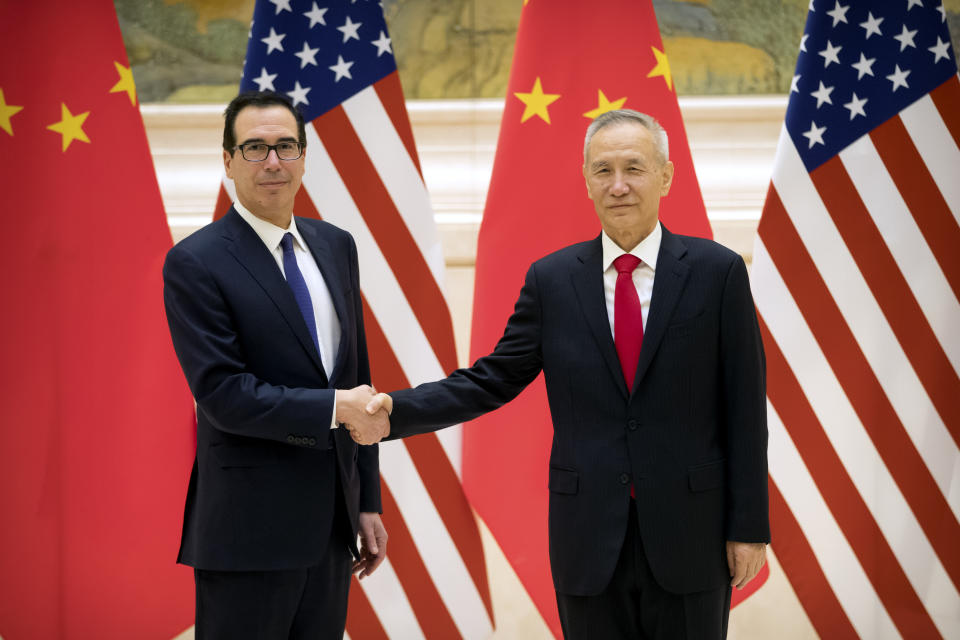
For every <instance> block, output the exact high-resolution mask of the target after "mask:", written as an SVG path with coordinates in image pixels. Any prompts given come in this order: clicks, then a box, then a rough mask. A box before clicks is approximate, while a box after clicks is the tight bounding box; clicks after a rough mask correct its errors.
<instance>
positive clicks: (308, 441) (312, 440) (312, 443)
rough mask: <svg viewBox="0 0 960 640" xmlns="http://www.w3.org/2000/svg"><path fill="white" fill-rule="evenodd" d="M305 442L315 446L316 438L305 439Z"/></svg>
mask: <svg viewBox="0 0 960 640" xmlns="http://www.w3.org/2000/svg"><path fill="white" fill-rule="evenodd" d="M307 444H309V445H310V446H311V447H315V446H317V439H316V438H310V439H309V440H307Z"/></svg>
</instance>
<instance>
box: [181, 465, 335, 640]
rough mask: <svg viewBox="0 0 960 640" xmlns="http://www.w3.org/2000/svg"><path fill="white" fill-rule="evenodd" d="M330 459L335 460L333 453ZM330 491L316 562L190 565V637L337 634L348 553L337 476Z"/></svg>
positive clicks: (321, 638)
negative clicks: (256, 567) (284, 566)
mask: <svg viewBox="0 0 960 640" xmlns="http://www.w3.org/2000/svg"><path fill="white" fill-rule="evenodd" d="M331 460H332V461H333V462H332V463H333V464H335V460H333V453H331ZM335 491H336V492H337V499H336V507H335V512H334V517H333V526H332V531H331V532H330V540H329V542H328V543H327V549H326V552H325V553H324V555H323V557H322V558H321V559H320V562H318V563H317V564H315V565H313V566H310V567H304V568H302V569H293V570H289V571H208V570H205V569H194V579H195V582H196V588H197V605H196V606H197V611H196V640H329V639H337V640H339V639H341V638H343V629H344V626H345V625H346V621H347V595H348V593H349V590H350V578H351V576H352V571H351V568H352V567H353V556H352V555H351V553H350V542H351V541H350V538H351V536H352V530H351V527H350V519H349V516H347V510H346V505H344V502H343V491H342V489H341V485H340V482H339V476H338V480H337V483H336V489H335ZM318 542H319V541H318Z"/></svg>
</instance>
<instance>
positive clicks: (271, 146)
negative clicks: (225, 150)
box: [233, 140, 307, 162]
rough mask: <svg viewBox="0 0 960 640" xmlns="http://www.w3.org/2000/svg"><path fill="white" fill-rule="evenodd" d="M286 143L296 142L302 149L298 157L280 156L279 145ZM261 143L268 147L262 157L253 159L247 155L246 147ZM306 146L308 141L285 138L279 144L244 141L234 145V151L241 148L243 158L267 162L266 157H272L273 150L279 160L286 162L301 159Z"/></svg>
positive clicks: (248, 160) (249, 160) (250, 160)
mask: <svg viewBox="0 0 960 640" xmlns="http://www.w3.org/2000/svg"><path fill="white" fill-rule="evenodd" d="M286 144H295V145H297V149H298V150H299V151H300V153H298V154H297V157H296V158H283V157H281V156H280V149H279V147H280V146H281V145H286ZM260 145H262V146H264V147H266V148H267V153H266V154H265V155H264V156H263V157H262V158H260V159H259V160H252V159H250V158H248V157H247V154H246V149H245V148H246V147H252V146H260ZM306 146H307V145H306V143H304V142H299V141H292V142H291V141H290V140H284V141H283V142H278V143H277V144H267V143H265V142H244V143H242V144H238V145H236V146H235V147H233V151H236V150H237V149H239V150H240V155H241V156H242V157H243V159H244V160H246V161H247V162H265V161H266V159H267V158H269V157H270V152H271V151H273V152H274V153H276V154H277V159H278V160H284V161H286V162H293V161H294V160H299V159H300V158H302V157H303V150H304V149H305V148H306Z"/></svg>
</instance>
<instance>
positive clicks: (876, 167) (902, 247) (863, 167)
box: [840, 136, 960, 373]
mask: <svg viewBox="0 0 960 640" xmlns="http://www.w3.org/2000/svg"><path fill="white" fill-rule="evenodd" d="M840 160H841V161H842V162H843V166H844V168H845V169H846V170H847V173H848V174H849V175H850V179H851V180H852V181H853V184H854V186H855V187H856V189H857V193H859V194H860V199H861V200H863V203H864V205H866V207H867V209H868V210H869V212H870V217H871V218H873V222H874V224H876V225H877V228H878V229H879V230H880V233H881V234H882V235H883V240H884V242H885V243H886V245H887V247H888V248H889V249H890V253H891V254H892V255H893V258H894V260H895V261H896V262H897V266H899V267H900V272H901V273H902V274H903V277H904V278H905V279H906V280H907V284H909V285H910V289H911V291H913V296H914V298H916V300H917V303H918V304H919V305H920V307H921V309H922V310H923V313H924V316H925V317H926V318H927V322H929V323H930V328H931V329H933V332H934V334H935V335H936V336H937V341H938V342H940V345H941V347H942V348H943V350H944V353H946V354H947V357H948V358H949V359H950V363H951V364H952V365H953V368H954V370H955V371H957V372H958V373H960V340H956V339H954V336H955V335H956V331H957V327H960V302H958V301H957V298H956V296H954V294H953V289H952V288H951V287H950V283H949V282H947V278H946V276H945V275H944V273H943V269H941V267H940V263H939V262H937V259H936V258H935V257H934V255H933V252H931V251H930V247H929V246H928V245H927V242H926V240H924V238H923V234H922V233H921V232H920V228H919V227H918V226H917V223H916V220H914V218H913V216H912V215H911V214H910V209H909V207H907V203H906V202H905V201H904V199H903V196H901V195H900V190H899V189H897V185H896V184H894V182H893V178H891V177H890V174H889V173H888V172H887V168H886V166H885V165H884V164H883V160H882V159H881V158H880V154H879V153H878V152H877V149H876V147H875V146H874V145H873V141H872V140H871V139H870V136H863V137H861V138H860V139H859V140H857V141H856V142H854V143H853V144H851V145H850V146H849V147H847V148H846V149H844V150H843V151H841V152H840Z"/></svg>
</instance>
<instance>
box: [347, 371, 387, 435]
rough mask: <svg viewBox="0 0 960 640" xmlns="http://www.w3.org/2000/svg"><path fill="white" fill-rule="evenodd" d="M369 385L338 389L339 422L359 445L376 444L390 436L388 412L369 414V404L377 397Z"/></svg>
mask: <svg viewBox="0 0 960 640" xmlns="http://www.w3.org/2000/svg"><path fill="white" fill-rule="evenodd" d="M375 393H376V392H375V390H374V389H373V388H372V387H370V386H368V385H361V386H359V387H355V388H353V389H349V390H345V389H337V399H336V402H337V418H336V419H337V422H339V423H341V424H343V425H344V427H345V428H346V429H347V431H349V432H350V436H351V437H352V438H353V440H354V442H356V443H357V444H376V443H377V442H380V441H381V440H382V439H384V438H386V437H387V436H388V435H390V420H389V418H388V415H387V412H386V411H376V412H374V413H372V414H371V413H369V412H368V411H367V409H366V405H367V403H368V402H369V401H370V399H371V398H373V397H375V396H374V394H375Z"/></svg>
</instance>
